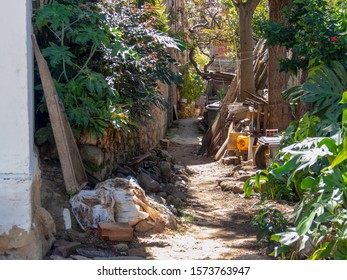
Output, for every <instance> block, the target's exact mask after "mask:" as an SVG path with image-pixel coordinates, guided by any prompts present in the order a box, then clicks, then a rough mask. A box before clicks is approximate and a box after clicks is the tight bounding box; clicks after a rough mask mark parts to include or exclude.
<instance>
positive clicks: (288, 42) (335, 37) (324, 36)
mask: <svg viewBox="0 0 347 280" xmlns="http://www.w3.org/2000/svg"><path fill="white" fill-rule="evenodd" d="M342 2H343V1H339V3H336V4H335V5H332V6H329V5H328V4H327V1H325V0H302V1H301V0H300V1H293V5H292V6H291V7H290V8H286V9H285V10H284V11H283V12H284V14H285V16H286V18H287V23H282V22H273V23H270V22H269V23H267V24H264V25H263V31H264V36H265V37H266V38H267V42H268V44H269V45H282V46H285V47H286V48H287V49H291V50H292V51H293V57H292V58H288V59H283V60H281V67H282V70H283V71H292V72H294V73H296V71H297V70H298V69H307V68H308V67H309V61H314V62H315V63H317V64H321V63H327V62H329V61H332V60H337V61H343V60H345V56H346V53H347V38H346V37H347V36H346V34H347V28H346V27H347V24H346V17H345V11H346V4H345V3H342ZM340 5H341V8H340Z"/></svg>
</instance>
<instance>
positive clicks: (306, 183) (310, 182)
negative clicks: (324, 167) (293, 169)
mask: <svg viewBox="0 0 347 280" xmlns="http://www.w3.org/2000/svg"><path fill="white" fill-rule="evenodd" d="M319 180H320V178H319V177H317V178H313V177H306V178H305V179H304V180H302V182H301V184H300V188H301V189H302V190H307V189H311V188H313V187H315V186H317V184H318V182H319Z"/></svg>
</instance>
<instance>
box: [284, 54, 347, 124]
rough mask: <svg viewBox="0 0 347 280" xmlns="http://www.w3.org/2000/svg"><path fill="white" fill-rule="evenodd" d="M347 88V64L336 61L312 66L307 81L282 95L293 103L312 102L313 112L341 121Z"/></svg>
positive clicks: (322, 116)
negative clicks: (344, 94) (299, 101)
mask: <svg viewBox="0 0 347 280" xmlns="http://www.w3.org/2000/svg"><path fill="white" fill-rule="evenodd" d="M346 90H347V64H346V63H344V62H337V61H334V62H332V63H331V64H329V65H319V66H316V67H312V68H311V69H310V70H309V72H308V79H307V82H306V83H304V84H303V85H300V86H297V87H293V88H291V89H289V90H287V91H285V92H283V93H282V96H283V98H284V99H285V100H287V101H289V102H292V103H297V102H298V100H301V101H303V102H304V103H310V104H312V105H311V108H312V109H311V110H310V113H311V114H316V115H317V116H319V117H320V118H321V119H322V120H325V119H328V120H330V121H331V122H332V123H336V122H339V121H340V119H341V113H342V109H343V108H345V107H346V105H345V104H341V103H340V100H341V98H342V97H343V93H344V92H345V91H346ZM342 100H347V99H342ZM342 103H344V102H342Z"/></svg>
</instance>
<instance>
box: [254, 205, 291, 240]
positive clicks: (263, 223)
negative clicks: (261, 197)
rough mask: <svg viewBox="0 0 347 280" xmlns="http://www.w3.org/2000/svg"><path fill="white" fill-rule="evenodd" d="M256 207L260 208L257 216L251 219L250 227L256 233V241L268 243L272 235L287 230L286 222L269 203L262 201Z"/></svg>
mask: <svg viewBox="0 0 347 280" xmlns="http://www.w3.org/2000/svg"><path fill="white" fill-rule="evenodd" d="M258 206H260V207H261V208H260V210H259V211H258V215H257V216H256V217H255V218H253V219H252V221H251V225H252V227H253V228H254V229H255V230H256V231H257V240H258V241H261V240H263V239H265V241H266V242H270V237H271V236H272V235H273V234H276V233H280V232H283V231H284V230H285V229H286V228H287V226H288V221H287V219H286V218H285V217H284V216H283V215H282V213H281V212H280V211H279V210H278V209H276V208H274V207H273V205H271V204H270V203H266V201H262V202H261V203H259V204H258Z"/></svg>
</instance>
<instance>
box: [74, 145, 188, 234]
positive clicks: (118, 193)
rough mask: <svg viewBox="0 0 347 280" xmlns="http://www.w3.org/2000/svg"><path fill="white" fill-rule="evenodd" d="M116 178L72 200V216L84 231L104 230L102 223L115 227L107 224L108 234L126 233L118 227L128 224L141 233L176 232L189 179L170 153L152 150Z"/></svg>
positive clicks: (119, 170) (119, 171) (120, 169)
mask: <svg viewBox="0 0 347 280" xmlns="http://www.w3.org/2000/svg"><path fill="white" fill-rule="evenodd" d="M113 177H114V178H111V179H108V180H105V181H103V182H100V183H98V184H97V185H96V186H95V188H93V189H84V190H81V191H80V192H79V193H78V194H76V195H75V196H73V197H72V198H71V199H70V204H71V206H72V213H73V214H74V216H75V218H76V220H77V222H78V224H79V225H80V227H81V228H82V229H83V230H86V229H87V228H99V229H100V225H99V223H100V222H104V223H105V222H109V223H111V224H103V225H104V226H105V229H104V232H106V231H108V228H115V230H116V228H118V230H119V227H121V229H123V226H120V224H118V225H117V224H114V223H121V224H128V225H129V226H130V227H132V228H133V229H134V230H135V232H137V233H147V232H160V231H162V230H163V229H164V228H176V220H175V217H174V215H173V213H175V212H176V211H177V208H180V207H182V206H183V205H184V202H185V200H186V194H185V193H184V189H185V187H186V185H187V182H188V175H187V174H186V172H185V168H184V167H183V166H179V165H175V164H174V160H173V158H172V156H171V155H170V154H169V153H168V152H167V151H166V150H152V151H151V152H149V153H147V154H145V155H141V156H138V157H135V158H133V159H131V160H130V161H129V162H128V163H127V164H125V165H122V166H117V167H116V168H115V170H114V172H113ZM112 223H113V224H112ZM100 230H101V231H102V230H103V227H101V229H100Z"/></svg>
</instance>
